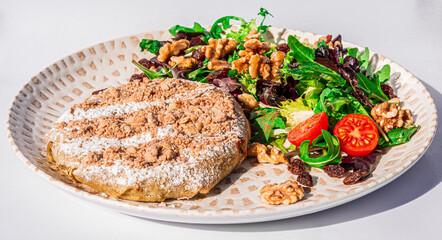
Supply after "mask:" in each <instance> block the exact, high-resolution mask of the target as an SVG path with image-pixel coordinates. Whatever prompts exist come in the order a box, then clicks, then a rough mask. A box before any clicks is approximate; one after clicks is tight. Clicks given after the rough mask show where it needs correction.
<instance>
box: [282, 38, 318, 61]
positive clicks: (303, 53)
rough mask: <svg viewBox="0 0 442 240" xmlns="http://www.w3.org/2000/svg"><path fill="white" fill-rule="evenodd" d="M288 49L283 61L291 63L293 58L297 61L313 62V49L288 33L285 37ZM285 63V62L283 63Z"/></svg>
mask: <svg viewBox="0 0 442 240" xmlns="http://www.w3.org/2000/svg"><path fill="white" fill-rule="evenodd" d="M287 44H288V45H289V47H290V51H289V52H288V53H287V56H286V58H285V59H284V63H286V62H287V64H289V63H291V62H292V60H293V59H296V61H298V62H314V61H315V50H314V49H312V48H309V47H307V46H305V45H304V44H302V43H301V42H300V41H299V40H298V37H297V36H294V35H290V36H289V37H288V39H287ZM285 65H286V64H285Z"/></svg>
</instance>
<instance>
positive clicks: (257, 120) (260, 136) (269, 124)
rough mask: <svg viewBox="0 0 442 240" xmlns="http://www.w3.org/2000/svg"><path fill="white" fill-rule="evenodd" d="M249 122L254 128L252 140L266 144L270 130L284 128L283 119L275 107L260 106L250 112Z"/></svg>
mask: <svg viewBox="0 0 442 240" xmlns="http://www.w3.org/2000/svg"><path fill="white" fill-rule="evenodd" d="M249 120H250V124H251V125H252V128H253V129H254V130H255V131H254V134H253V135H252V141H254V142H259V143H265V144H267V143H268V141H269V138H270V134H271V133H272V130H273V129H275V128H285V123H284V120H283V119H282V117H281V115H280V114H279V111H278V110H277V109H275V108H261V109H258V110H255V111H253V112H252V113H251V114H250V118H249Z"/></svg>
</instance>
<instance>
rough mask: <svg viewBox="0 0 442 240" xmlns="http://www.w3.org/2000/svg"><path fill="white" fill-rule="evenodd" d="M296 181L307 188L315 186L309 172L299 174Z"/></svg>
mask: <svg viewBox="0 0 442 240" xmlns="http://www.w3.org/2000/svg"><path fill="white" fill-rule="evenodd" d="M296 181H298V183H300V184H302V185H304V186H307V187H311V186H313V178H312V175H310V173H308V172H302V173H301V174H299V175H298V178H297V179H296Z"/></svg>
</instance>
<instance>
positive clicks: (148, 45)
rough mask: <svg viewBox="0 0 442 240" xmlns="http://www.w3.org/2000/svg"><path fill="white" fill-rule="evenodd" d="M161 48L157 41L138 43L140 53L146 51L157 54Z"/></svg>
mask: <svg viewBox="0 0 442 240" xmlns="http://www.w3.org/2000/svg"><path fill="white" fill-rule="evenodd" d="M161 47H162V46H161V43H160V42H159V41H158V40H152V39H143V40H141V42H140V48H141V51H144V50H147V51H149V52H151V53H153V54H158V51H159V50H160V48H161Z"/></svg>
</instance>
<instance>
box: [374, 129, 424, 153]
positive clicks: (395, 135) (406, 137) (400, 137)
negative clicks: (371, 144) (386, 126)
mask: <svg viewBox="0 0 442 240" xmlns="http://www.w3.org/2000/svg"><path fill="white" fill-rule="evenodd" d="M419 129H420V126H413V127H411V128H409V129H406V128H395V129H392V130H390V131H389V132H387V136H388V138H389V139H390V141H389V142H387V141H385V140H384V139H383V138H379V141H378V145H379V146H381V147H383V148H384V147H388V146H395V145H399V144H402V143H406V142H409V141H410V139H411V137H412V136H413V135H414V134H415V133H416V132H417V131H418V130H419Z"/></svg>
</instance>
